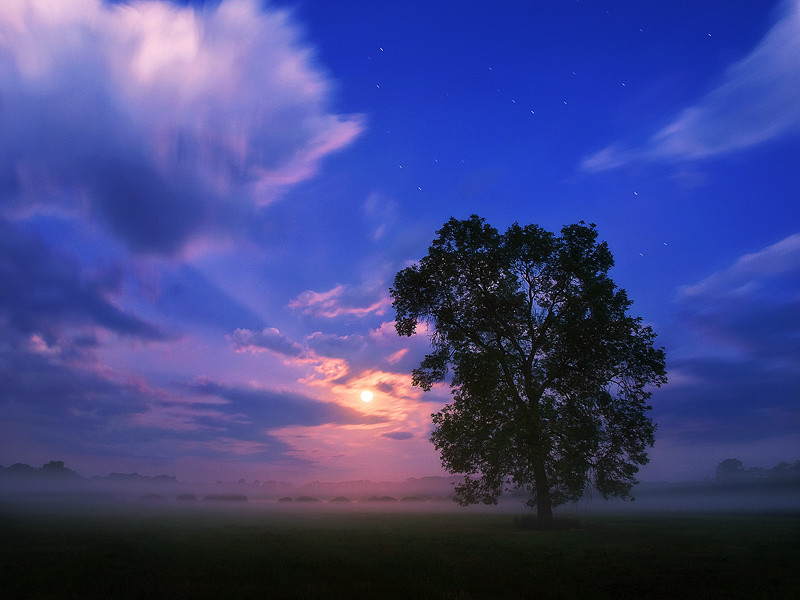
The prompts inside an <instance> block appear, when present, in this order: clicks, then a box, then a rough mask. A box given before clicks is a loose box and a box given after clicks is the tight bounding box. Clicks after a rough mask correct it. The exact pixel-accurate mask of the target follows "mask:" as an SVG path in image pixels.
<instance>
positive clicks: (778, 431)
mask: <svg viewBox="0 0 800 600" xmlns="http://www.w3.org/2000/svg"><path fill="white" fill-rule="evenodd" d="M669 369H670V372H673V373H674V374H675V378H676V381H675V383H674V384H669V385H667V386H666V387H665V388H664V389H662V390H659V391H657V392H656V393H655V395H654V396H653V398H652V404H653V407H654V417H655V420H656V421H657V422H658V424H659V430H660V431H661V432H663V433H664V434H665V435H668V436H669V437H671V438H677V439H681V440H684V441H695V442H700V443H709V442H731V443H737V442H749V441H754V440H763V439H770V438H778V437H782V436H785V435H791V434H796V433H797V429H798V424H800V370H794V371H786V370H784V369H781V368H774V367H771V366H770V365H769V364H768V363H764V362H758V361H735V360H726V359H719V358H716V359H692V360H681V361H670V364H669Z"/></svg>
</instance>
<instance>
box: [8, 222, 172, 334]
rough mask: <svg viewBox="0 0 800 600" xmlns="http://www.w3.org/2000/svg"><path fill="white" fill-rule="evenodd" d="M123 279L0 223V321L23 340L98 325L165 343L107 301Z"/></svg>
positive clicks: (113, 269)
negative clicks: (2, 320) (87, 265)
mask: <svg viewBox="0 0 800 600" xmlns="http://www.w3.org/2000/svg"><path fill="white" fill-rule="evenodd" d="M122 276H123V273H122V271H121V269H120V268H119V267H118V266H114V265H109V266H107V267H105V268H97V269H94V270H91V271H90V270H88V269H86V268H83V267H81V266H80V264H79V263H78V262H77V261H75V260H71V259H69V258H67V257H64V256H59V255H57V254H56V253H54V252H53V251H52V250H51V249H50V247H49V246H47V245H46V244H45V243H44V242H43V241H42V240H41V239H40V238H38V237H37V236H35V235H34V234H32V233H26V232H24V231H22V230H21V229H20V228H19V227H15V226H14V225H12V224H10V223H8V222H7V221H5V220H3V219H0V281H2V282H3V284H2V286H0V317H3V318H4V319H5V320H6V321H7V323H8V324H9V326H10V327H11V328H13V329H15V330H16V331H17V332H19V333H21V334H23V335H25V334H39V335H42V336H45V337H48V338H55V337H57V336H58V335H59V334H60V332H61V331H62V329H63V327H65V326H82V325H89V326H92V325H97V326H100V327H103V328H105V329H108V330H110V331H113V332H115V333H117V334H119V335H123V336H132V337H137V338H141V339H145V340H164V339H166V337H167V336H166V334H165V333H164V332H162V331H161V330H159V329H158V328H157V327H155V326H153V325H151V324H149V323H147V322H145V321H143V320H142V319H139V318H138V317H136V316H135V315H132V314H129V313H127V312H125V311H124V310H122V309H121V308H119V307H117V306H116V305H115V304H114V303H113V302H112V301H111V300H110V299H109V298H111V297H113V296H115V295H117V294H118V293H119V292H120V287H121V284H122ZM85 339H87V338H84V340H85Z"/></svg>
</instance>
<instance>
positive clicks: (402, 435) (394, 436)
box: [381, 431, 414, 440]
mask: <svg viewBox="0 0 800 600" xmlns="http://www.w3.org/2000/svg"><path fill="white" fill-rule="evenodd" d="M381 437H385V438H389V439H390V440H410V439H411V438H413V437H414V434H413V433H411V432H409V431H391V432H389V433H384V434H382V435H381Z"/></svg>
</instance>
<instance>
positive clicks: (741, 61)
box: [0, 0, 800, 483]
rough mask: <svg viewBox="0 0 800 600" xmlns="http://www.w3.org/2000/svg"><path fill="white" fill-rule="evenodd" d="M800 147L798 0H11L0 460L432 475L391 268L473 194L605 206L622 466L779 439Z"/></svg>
mask: <svg viewBox="0 0 800 600" xmlns="http://www.w3.org/2000/svg"><path fill="white" fill-rule="evenodd" d="M798 166H800V1H798V0H783V1H769V0H759V1H754V0H750V1H738V2H736V1H734V2H731V1H730V0H725V1H724V2H723V1H722V0H707V1H704V2H694V1H688V0H687V1H684V0H677V1H676V0H652V1H649V2H638V1H635V0H574V1H564V2H530V1H516V0H507V1H504V2H494V1H489V0H466V1H464V0H462V1H459V2H454V1H453V2H451V1H445V0H441V1H439V0H431V1H430V2H426V3H412V2H393V1H390V2H373V1H367V0H348V1H345V2H328V1H326V0H281V1H274V2H261V1H260V0H222V1H213V2H199V1H196V2H192V1H187V0H184V1H182V2H168V1H167V0H143V1H139V2H127V3H126V2H115V3H111V2H102V1H101V0H3V2H2V3H0V281H1V282H2V283H0V464H3V465H9V464H12V463H15V462H25V463H29V464H33V465H41V464H43V463H45V462H47V461H49V460H63V461H65V463H66V465H67V466H68V467H69V468H72V469H74V470H76V471H78V472H79V473H80V474H82V475H84V476H91V475H105V474H107V473H109V472H112V471H116V472H139V473H142V474H147V475H155V474H158V473H168V474H171V475H175V476H177V477H178V478H179V479H182V480H186V481H211V480H225V481H235V480H238V479H240V478H245V479H247V480H248V481H250V480H254V479H258V480H261V481H266V480H271V479H274V480H286V481H293V482H297V483H303V482H308V481H312V480H322V481H344V480H355V479H372V480H387V481H401V480H404V479H406V478H408V477H421V476H431V475H443V474H444V471H443V470H442V468H441V466H440V462H439V458H438V456H437V453H436V451H435V449H434V447H433V445H432V444H431V443H430V442H429V441H428V438H429V435H430V431H431V427H432V425H431V420H430V414H431V413H432V412H436V411H438V410H440V409H441V407H442V406H443V405H444V404H445V403H446V402H447V401H448V398H449V390H448V389H447V388H446V387H443V386H439V387H437V388H434V389H433V390H432V391H431V392H429V393H427V394H424V393H423V392H422V391H421V390H419V389H417V388H414V387H412V386H411V377H410V373H411V370H412V369H413V368H414V367H415V366H416V365H417V364H418V363H419V361H420V360H421V358H422V357H423V356H424V355H425V353H426V351H427V349H428V341H427V339H426V337H425V335H424V334H420V335H416V336H413V337H411V338H400V337H398V336H397V334H396V333H395V331H394V324H393V318H394V314H393V310H392V308H391V299H390V296H389V291H388V290H389V287H390V285H391V283H392V280H393V278H394V275H395V273H396V272H397V271H398V270H400V269H402V268H404V267H406V266H408V265H409V264H412V262H413V261H415V260H418V259H419V258H421V257H422V256H424V255H425V253H426V251H427V248H428V245H429V244H430V242H431V241H432V240H433V238H434V236H435V233H436V231H437V229H438V228H439V227H441V225H442V224H443V223H444V222H445V221H447V220H448V219H449V218H450V217H456V218H466V217H468V216H469V215H471V214H473V213H475V214H478V215H480V216H482V217H484V218H485V219H486V220H487V222H489V223H490V224H491V225H493V226H494V227H496V228H498V229H500V230H501V231H502V230H505V228H507V227H508V226H509V225H511V224H512V223H514V222H519V223H520V224H522V225H526V224H529V223H535V224H538V225H541V226H542V227H545V228H547V229H550V230H553V231H557V230H559V229H560V228H561V227H562V226H563V225H566V224H570V223H574V222H577V221H581V220H583V221H586V222H593V223H596V224H597V230H598V232H599V236H600V238H601V239H603V240H606V241H607V242H608V244H609V247H610V249H611V251H612V253H613V255H614V257H615V261H616V262H615V267H614V268H613V270H612V273H611V275H612V278H613V279H614V281H615V282H616V283H617V285H618V286H619V287H621V288H624V289H625V290H627V292H628V294H629V297H630V298H631V299H632V300H633V306H632V308H631V313H632V314H634V315H637V316H641V317H642V319H643V320H644V321H645V322H646V323H648V324H650V325H651V326H652V327H653V328H654V330H655V331H656V332H657V333H658V334H659V337H658V340H657V343H658V345H661V346H664V348H665V350H666V354H667V366H668V374H669V384H668V385H666V386H665V387H663V388H661V389H659V390H656V391H655V393H654V394H653V396H652V398H651V404H652V406H653V410H652V412H651V416H652V417H653V419H654V420H655V421H656V423H657V425H658V430H657V432H656V444H655V446H654V448H653V449H652V451H651V462H650V464H648V465H647V466H646V467H644V468H643V470H642V471H641V473H640V477H641V479H643V480H673V481H675V480H683V479H698V478H702V477H705V476H711V475H713V472H714V466H715V465H716V464H717V463H718V462H720V461H721V460H723V459H725V458H738V459H740V460H742V461H743V462H744V464H745V466H762V467H770V466H773V465H774V464H776V463H777V462H778V461H780V460H795V459H797V458H800V456H798V449H800V169H798ZM362 392H371V393H372V398H371V401H369V402H365V401H364V400H363V399H362Z"/></svg>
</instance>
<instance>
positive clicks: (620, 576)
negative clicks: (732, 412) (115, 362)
mask: <svg viewBox="0 0 800 600" xmlns="http://www.w3.org/2000/svg"><path fill="white" fill-rule="evenodd" d="M0 509H2V512H0V540H2V542H1V543H0V564H1V565H2V570H1V572H2V581H0V589H2V590H3V591H2V597H3V598H6V599H16V598H58V599H64V598H81V599H86V598H104V599H109V598H159V599H161V598H236V599H248V598H452V599H479V598H593V599H594V598H600V599H602V598H615V599H619V598H637V599H646V598H658V599H661V598H720V599H725V600H731V599H736V598H741V599H752V598H766V599H769V598H774V599H780V600H789V599H795V598H796V599H800V569H799V568H798V565H800V514H792V513H782V514H756V513H743V514H738V513H728V514H702V513H671V514H667V513H662V514H605V515H600V514H597V515H591V514H590V515H586V514H581V515H576V516H573V517H571V518H563V517H562V521H561V523H562V525H563V526H562V528H560V529H558V530H555V531H537V530H531V529H526V528H524V527H522V526H521V524H520V519H519V518H518V517H514V515H511V514H508V513H502V512H487V511H481V512H475V511H449V510H447V511H446V510H441V509H434V510H430V509H426V507H425V505H423V506H422V508H421V510H418V511H410V510H404V509H394V510H391V509H390V510H379V509H377V508H369V509H367V508H361V507H359V506H357V505H353V506H348V507H347V508H346V509H344V510H332V509H330V508H329V507H327V506H314V507H303V508H300V507H298V506H293V507H283V508H281V509H280V510H278V509H276V508H269V509H264V508H263V507H258V506H252V505H251V506H248V507H246V508H244V509H234V508H232V507H228V506H211V507H209V506H205V505H202V506H201V505H200V503H198V505H196V506H191V507H184V506H180V507H179V506H175V505H170V506H165V507H160V508H158V509H156V508H153V507H146V506H120V507H110V506H105V507H102V506H101V507H96V508H92V509H91V510H80V509H72V510H53V509H49V510H38V509H37V510H34V509H31V508H30V507H27V508H20V507H15V506H11V505H8V504H3V505H2V506H0Z"/></svg>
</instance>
